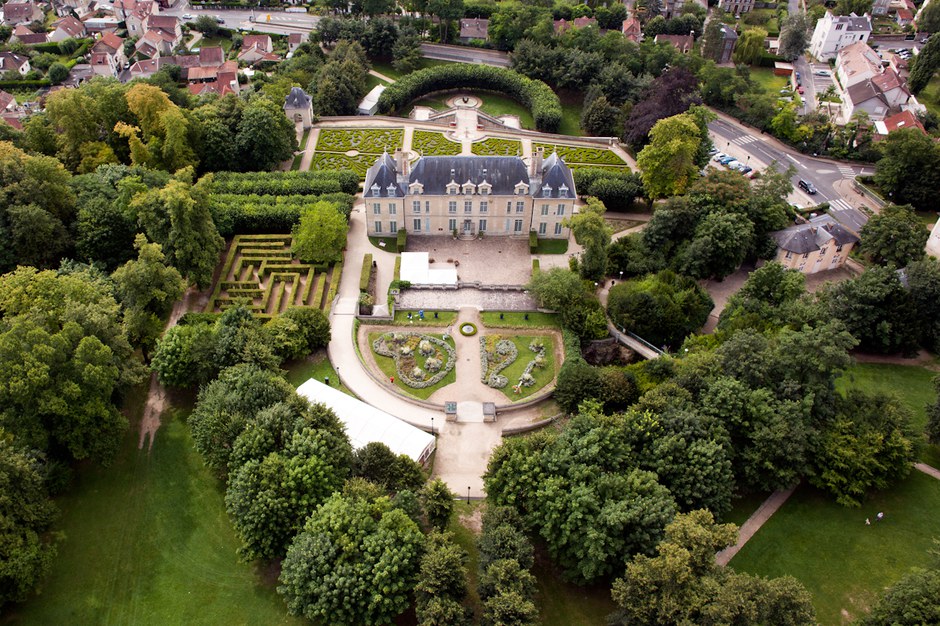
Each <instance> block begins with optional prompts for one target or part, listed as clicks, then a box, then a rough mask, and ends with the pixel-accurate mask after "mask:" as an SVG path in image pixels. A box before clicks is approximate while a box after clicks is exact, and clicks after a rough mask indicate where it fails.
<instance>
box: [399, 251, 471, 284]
mask: <svg viewBox="0 0 940 626" xmlns="http://www.w3.org/2000/svg"><path fill="white" fill-rule="evenodd" d="M429 265H430V263H429V257H428V253H427V252H402V253H401V271H400V273H399V277H400V278H401V280H407V281H408V282H410V283H411V284H412V285H456V284H457V268H455V267H454V268H444V269H430V267H429Z"/></svg>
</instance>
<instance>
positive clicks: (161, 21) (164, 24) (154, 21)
mask: <svg viewBox="0 0 940 626" xmlns="http://www.w3.org/2000/svg"><path fill="white" fill-rule="evenodd" d="M178 26H179V19H178V18H176V17H174V16H172V15H151V16H150V17H148V18H147V28H158V29H160V30H165V31H169V32H175V31H176V28H177V27H178Z"/></svg>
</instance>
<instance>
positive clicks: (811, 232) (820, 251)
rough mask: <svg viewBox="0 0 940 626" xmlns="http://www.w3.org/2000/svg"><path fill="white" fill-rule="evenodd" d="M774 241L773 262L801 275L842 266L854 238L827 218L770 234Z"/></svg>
mask: <svg viewBox="0 0 940 626" xmlns="http://www.w3.org/2000/svg"><path fill="white" fill-rule="evenodd" d="M771 237H773V238H774V240H775V241H776V242H777V255H776V257H775V259H774V260H775V261H777V262H778V263H780V264H781V265H783V266H784V267H785V268H787V269H793V270H798V271H800V272H802V273H804V274H815V273H817V272H824V271H827V270H834V269H838V268H840V267H842V266H843V265H845V261H846V259H848V258H849V253H851V252H852V250H853V249H854V248H855V246H856V245H857V244H858V242H859V239H858V237H857V236H856V235H855V234H853V233H852V232H851V231H849V230H848V229H847V228H845V227H844V226H842V225H841V224H839V223H838V222H836V221H835V220H834V219H833V218H832V217H830V216H829V215H820V216H818V217H814V218H812V219H810V220H809V222H807V223H805V224H797V225H796V226H791V227H790V228H785V229H783V230H778V231H776V232H774V233H771Z"/></svg>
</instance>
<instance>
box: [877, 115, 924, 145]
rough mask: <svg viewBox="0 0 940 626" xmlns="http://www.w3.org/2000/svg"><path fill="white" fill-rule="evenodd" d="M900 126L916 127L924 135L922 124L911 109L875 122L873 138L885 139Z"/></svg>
mask: <svg viewBox="0 0 940 626" xmlns="http://www.w3.org/2000/svg"><path fill="white" fill-rule="evenodd" d="M901 128H916V129H917V130H919V131H920V132H922V133H923V134H924V135H926V134H927V131H926V130H924V125H923V124H921V123H920V120H919V119H917V116H916V115H914V114H913V113H912V112H911V111H901V112H900V113H895V114H894V115H890V116H888V117H886V118H884V119H883V120H878V121H876V122H875V140H876V141H877V140H881V139H885V138H886V137H887V136H888V135H889V134H891V133H893V132H894V131H896V130H898V129H901Z"/></svg>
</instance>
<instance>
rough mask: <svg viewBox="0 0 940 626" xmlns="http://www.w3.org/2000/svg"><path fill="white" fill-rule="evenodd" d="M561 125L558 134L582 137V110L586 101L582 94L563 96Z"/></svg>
mask: <svg viewBox="0 0 940 626" xmlns="http://www.w3.org/2000/svg"><path fill="white" fill-rule="evenodd" d="M560 97H561V124H560V125H559V126H558V134H560V135H572V136H574V137H580V136H581V135H583V134H584V133H582V132H581V110H582V109H583V108H584V99H583V98H582V96H581V94H567V93H566V94H561V96H560Z"/></svg>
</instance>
